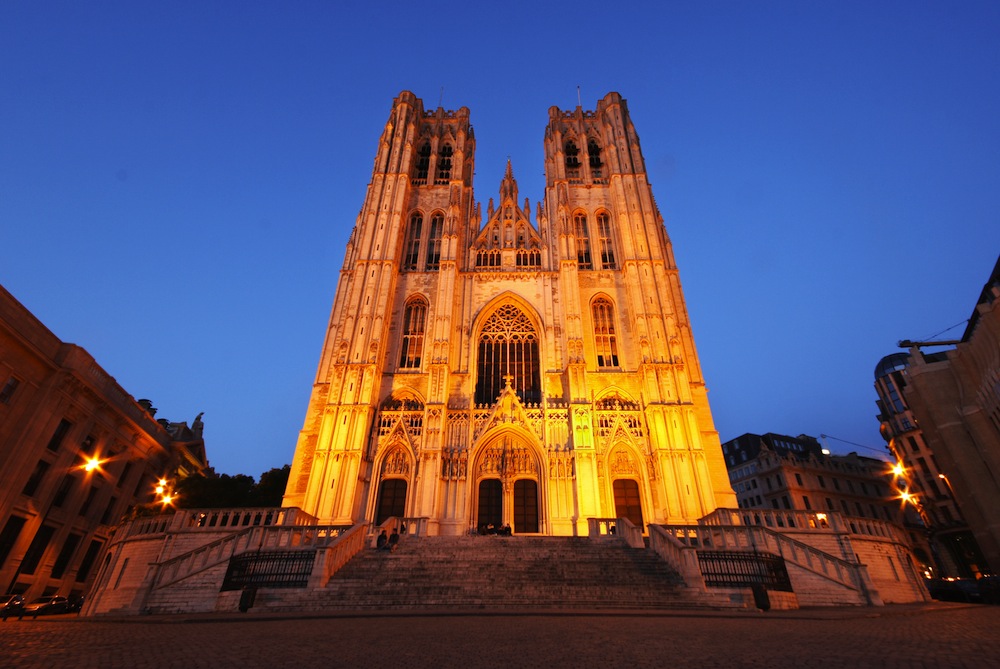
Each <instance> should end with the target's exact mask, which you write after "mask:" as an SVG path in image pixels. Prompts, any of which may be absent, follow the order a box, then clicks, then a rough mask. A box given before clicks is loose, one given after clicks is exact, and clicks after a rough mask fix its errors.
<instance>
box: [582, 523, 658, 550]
mask: <svg viewBox="0 0 1000 669" xmlns="http://www.w3.org/2000/svg"><path fill="white" fill-rule="evenodd" d="M587 532H588V534H589V535H590V537H591V538H596V537H612V536H620V537H621V538H622V539H624V540H625V543H626V544H628V545H629V546H631V547H632V548H645V547H646V544H645V542H644V541H643V539H642V530H641V529H640V528H638V527H636V526H635V525H633V524H632V521H631V520H629V519H628V518H588V519H587Z"/></svg>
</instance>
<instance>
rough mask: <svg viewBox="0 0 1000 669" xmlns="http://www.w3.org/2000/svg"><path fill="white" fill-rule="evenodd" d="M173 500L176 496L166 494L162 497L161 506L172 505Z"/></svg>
mask: <svg viewBox="0 0 1000 669" xmlns="http://www.w3.org/2000/svg"><path fill="white" fill-rule="evenodd" d="M175 499H177V495H171V494H169V493H168V494H166V495H164V496H163V498H162V499H161V500H160V501H161V502H163V506H170V505H171V504H173V503H174V500H175Z"/></svg>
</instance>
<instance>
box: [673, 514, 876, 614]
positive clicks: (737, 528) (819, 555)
mask: <svg viewBox="0 0 1000 669" xmlns="http://www.w3.org/2000/svg"><path fill="white" fill-rule="evenodd" d="M660 527H662V529H663V530H664V531H665V532H666V533H668V534H670V535H671V536H673V537H674V538H675V539H676V540H677V541H679V542H680V543H681V544H683V545H685V546H688V547H690V548H694V549H699V548H705V549H711V550H730V551H751V550H759V551H764V552H770V553H774V554H776V555H780V556H781V557H783V558H784V559H785V560H787V561H788V562H790V563H792V564H794V565H796V566H798V567H801V568H803V569H806V570H808V571H810V572H812V573H813V574H816V575H818V576H821V577H823V578H826V579H827V580H830V581H833V582H835V583H837V584H838V585H840V586H842V587H845V588H848V589H850V590H855V591H857V592H859V593H861V594H863V595H865V597H866V598H868V599H870V597H869V590H868V588H866V587H865V578H866V577H867V573H861V572H862V570H864V567H863V565H860V564H857V563H852V562H848V561H847V560H844V559H842V558H838V557H836V556H833V555H830V554H829V553H825V552H823V551H821V550H819V549H818V548H814V547H812V546H810V545H808V544H805V543H803V542H801V541H798V540H796V539H792V538H791V537H787V536H785V535H783V534H780V533H778V532H775V531H774V530H771V529H769V528H767V527H764V526H762V525H662V526H660Z"/></svg>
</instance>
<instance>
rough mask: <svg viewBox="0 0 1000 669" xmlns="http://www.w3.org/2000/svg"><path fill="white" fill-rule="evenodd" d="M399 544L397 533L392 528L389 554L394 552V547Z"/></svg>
mask: <svg viewBox="0 0 1000 669" xmlns="http://www.w3.org/2000/svg"><path fill="white" fill-rule="evenodd" d="M397 544H399V532H398V531H397V530H396V528H395V527H394V528H392V534H390V535H389V552H390V553H392V552H394V551H395V550H396V545H397Z"/></svg>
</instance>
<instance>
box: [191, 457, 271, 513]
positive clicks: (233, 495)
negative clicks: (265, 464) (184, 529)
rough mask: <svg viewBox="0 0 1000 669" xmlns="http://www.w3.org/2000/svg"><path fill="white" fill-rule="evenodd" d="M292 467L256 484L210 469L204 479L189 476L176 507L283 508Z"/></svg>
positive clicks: (244, 477) (263, 477) (264, 476)
mask: <svg viewBox="0 0 1000 669" xmlns="http://www.w3.org/2000/svg"><path fill="white" fill-rule="evenodd" d="M290 471H291V466H290V465H285V466H284V467H282V468H280V469H271V470H269V471H266V472H264V473H263V474H261V475H260V482H259V483H256V482H254V480H253V477H252V476H247V475H246V474H235V475H233V476H230V475H229V474H221V475H220V474H216V473H215V471H214V470H212V469H211V468H209V469H208V470H207V471H206V473H205V474H204V475H201V474H196V475H193V476H188V477H185V478H183V479H181V480H180V481H178V482H177V487H176V492H177V495H178V498H177V501H176V504H177V506H178V507H179V508H184V509H219V508H241V507H253V506H281V498H282V496H283V495H284V493H285V484H286V483H287V482H288V474H289V472H290Z"/></svg>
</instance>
